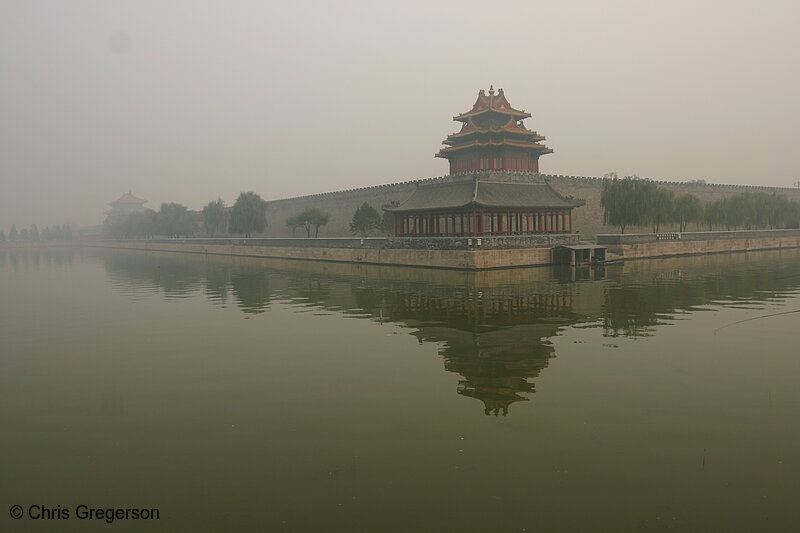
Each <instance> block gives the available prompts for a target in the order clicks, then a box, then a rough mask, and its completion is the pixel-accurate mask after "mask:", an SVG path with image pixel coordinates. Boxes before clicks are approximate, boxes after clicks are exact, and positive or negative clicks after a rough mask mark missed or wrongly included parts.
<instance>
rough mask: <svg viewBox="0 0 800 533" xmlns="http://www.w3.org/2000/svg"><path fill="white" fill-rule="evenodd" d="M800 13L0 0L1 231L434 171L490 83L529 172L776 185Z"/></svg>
mask: <svg viewBox="0 0 800 533" xmlns="http://www.w3.org/2000/svg"><path fill="white" fill-rule="evenodd" d="M799 6H800V2H797V1H777V0H776V1H768V0H767V1H758V2H756V1H752V2H739V1H734V0H728V1H716V2H711V1H702V0H694V1H687V2H684V1H676V0H673V1H669V2H666V1H664V2H655V1H642V0H638V1H616V0H603V1H592V2H571V1H561V0H559V1H553V0H548V1H541V2H540V1H532V0H527V1H520V2H514V1H500V0H498V1H494V2H492V1H484V2H469V1H466V0H459V1H456V2H439V1H435V0H427V1H424V2H411V1H403V2H380V1H371V2H367V1H359V2H346V1H342V0H337V1H332V2H304V1H297V2H268V1H263V0H262V1H254V2H246V1H222V0H219V1H205V0H202V1H201V0H192V1H186V2H178V1H168V2H165V1H161V0H159V1H146V0H137V1H112V0H97V1H77V0H76V1H70V0H56V1H49V2H45V1H38V0H21V1H10V0H0V229H2V230H5V231H6V232H7V231H8V227H9V226H10V225H11V223H12V222H13V223H16V224H17V226H18V227H21V226H27V225H29V224H31V223H37V224H39V226H43V225H50V224H59V223H63V222H69V223H71V224H73V225H74V226H75V227H78V226H83V225H90V224H98V223H101V222H102V220H103V211H104V210H106V209H107V208H108V207H107V206H106V203H107V202H109V201H112V200H114V199H116V198H117V197H119V196H120V195H121V194H122V193H123V192H126V191H128V190H131V191H132V192H133V193H134V194H135V195H137V196H141V197H143V198H146V199H148V200H149V202H148V204H146V205H147V206H148V207H151V208H154V209H157V208H158V206H159V204H160V203H161V202H164V201H177V202H180V203H183V204H186V205H188V206H189V207H191V208H195V209H197V208H200V207H202V205H203V204H205V203H206V202H208V201H209V200H211V199H214V198H216V197H218V196H221V197H222V198H223V199H224V200H225V201H226V202H228V203H231V202H232V201H233V200H235V197H236V195H237V194H238V193H239V192H240V191H243V190H254V191H256V192H258V193H259V194H261V195H262V196H263V197H264V198H265V199H276V198H282V197H287V196H295V195H301V194H308V193H314V192H322V191H327V190H337V189H344V188H351V187H360V186H365V185H372V184H379V183H389V182H393V181H398V180H408V179H413V178H422V177H431V176H440V175H443V174H446V173H447V162H446V161H445V160H443V159H435V158H434V157H433V154H434V153H435V152H436V151H437V150H438V149H439V147H440V146H441V141H442V140H443V139H444V138H445V136H447V135H448V134H449V133H452V132H454V131H456V130H457V129H458V128H457V124H456V123H454V122H452V117H453V115H455V114H458V113H460V112H464V111H467V110H468V109H469V108H470V107H471V105H472V103H473V102H474V100H475V97H476V95H477V91H478V89H480V88H487V89H488V87H489V85H490V84H494V86H495V87H496V88H497V87H503V88H504V89H505V91H506V96H507V97H508V99H509V101H510V102H511V104H512V105H514V106H515V107H517V108H522V109H525V110H526V111H528V112H530V113H532V115H533V118H531V119H528V120H527V121H526V125H527V126H528V127H529V128H531V129H534V130H537V131H538V132H539V133H541V134H543V135H545V136H546V137H547V141H546V144H547V145H548V146H550V147H551V148H553V149H554V150H555V153H554V154H551V155H547V156H544V157H543V158H542V160H541V161H540V167H541V170H542V172H546V173H557V174H571V175H590V176H600V175H603V174H604V173H606V172H609V171H612V170H615V171H617V172H618V173H620V175H624V174H630V173H638V174H639V175H640V176H643V177H650V178H654V179H675V180H688V179H705V180H707V181H709V182H721V183H752V184H764V185H779V186H792V184H793V183H794V182H796V181H798V180H800V150H799V149H798V148H797V147H796V146H795V144H796V142H797V138H798V134H797V131H798V129H800V104H798V95H799V94H800V32H798V31H797V27H796V26H797V22H798V20H800V7H799Z"/></svg>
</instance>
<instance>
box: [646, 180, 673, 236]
mask: <svg viewBox="0 0 800 533" xmlns="http://www.w3.org/2000/svg"><path fill="white" fill-rule="evenodd" d="M646 205H647V220H648V221H649V222H650V223H651V224H652V225H653V233H658V230H659V229H660V228H661V225H662V224H669V223H670V222H672V220H673V218H674V214H675V194H674V193H673V192H672V191H670V190H667V189H664V188H662V187H657V186H655V184H651V186H649V187H647V190H646Z"/></svg>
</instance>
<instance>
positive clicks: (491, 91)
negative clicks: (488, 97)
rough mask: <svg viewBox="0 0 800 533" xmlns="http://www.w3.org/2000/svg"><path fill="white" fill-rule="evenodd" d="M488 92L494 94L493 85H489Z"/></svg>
mask: <svg viewBox="0 0 800 533" xmlns="http://www.w3.org/2000/svg"><path fill="white" fill-rule="evenodd" d="M489 94H494V85H489Z"/></svg>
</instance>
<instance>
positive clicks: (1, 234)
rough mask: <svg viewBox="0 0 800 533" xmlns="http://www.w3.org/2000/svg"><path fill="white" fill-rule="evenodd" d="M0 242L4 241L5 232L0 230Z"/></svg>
mask: <svg viewBox="0 0 800 533" xmlns="http://www.w3.org/2000/svg"><path fill="white" fill-rule="evenodd" d="M0 242H6V234H5V232H3V231H2V230H0Z"/></svg>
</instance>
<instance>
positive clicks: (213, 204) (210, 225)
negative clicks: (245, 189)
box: [202, 198, 227, 237]
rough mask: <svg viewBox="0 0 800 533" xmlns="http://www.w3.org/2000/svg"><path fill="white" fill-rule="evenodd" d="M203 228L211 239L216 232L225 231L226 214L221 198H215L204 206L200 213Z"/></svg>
mask: <svg viewBox="0 0 800 533" xmlns="http://www.w3.org/2000/svg"><path fill="white" fill-rule="evenodd" d="M202 216H203V226H204V227H205V229H206V234H207V235H210V236H211V237H213V236H214V235H215V234H216V233H217V231H220V230H221V231H225V226H226V225H227V220H226V219H227V212H226V210H225V202H224V201H223V200H222V198H217V199H216V200H212V201H210V202H208V203H207V204H206V206H205V207H204V208H203V211H202Z"/></svg>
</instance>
